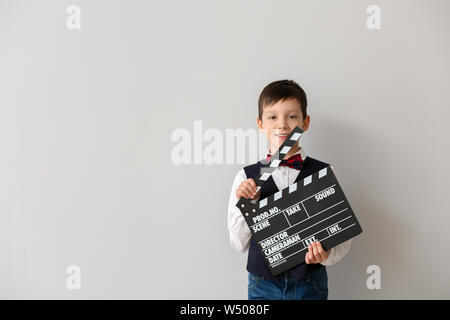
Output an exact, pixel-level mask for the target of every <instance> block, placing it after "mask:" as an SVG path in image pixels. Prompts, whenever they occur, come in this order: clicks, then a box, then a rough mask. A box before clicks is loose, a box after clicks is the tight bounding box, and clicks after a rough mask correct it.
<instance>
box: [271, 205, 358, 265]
mask: <svg viewBox="0 0 450 320" xmlns="http://www.w3.org/2000/svg"><path fill="white" fill-rule="evenodd" d="M347 209H348V208H345V209H344V210H341V211H339V212H338V213H336V214H333V215H332V216H330V217H328V218H326V219H323V220H322V221H319V222H317V223H315V224H313V225H312V226H310V227H308V228H305V229H303V230H302V231H299V232H296V233H294V234H293V235H292V236H289V238H291V237H293V236H295V235H296V234H298V233H300V232H303V231H305V230H306V229H309V228H311V227H313V226H315V225H316V224H318V223H321V222H323V221H325V220H327V219H329V218H331V217H334V216H335V215H338V214H339V213H341V212H343V211H345V210H347ZM351 217H352V216H347V217H345V218H344V219H342V220H340V221H338V222H335V223H333V224H332V225H331V226H334V225H336V224H338V223H341V222H342V221H344V220H347V219H348V218H351ZM331 226H328V227H325V228H323V229H321V230H320V231H317V232H314V233H313V234H311V235H309V236H308V237H307V238H304V239H309V238H311V237H312V236H313V235H315V234H318V233H321V232H322V231H323V230H327V229H328V228H330V227H331ZM339 232H341V231H340V230H339V231H338V232H335V233H333V235H335V234H338V233H339ZM327 233H328V235H329V236H331V235H330V232H329V231H328V230H327ZM304 239H302V240H301V241H303V240H304ZM325 239H326V238H325ZM299 243H300V242H295V243H293V244H290V245H289V246H287V247H284V248H283V249H282V250H280V251H284V250H286V249H287V248H290V247H292V246H295V245H296V244H299ZM275 245H276V244H274V245H271V246H270V247H267V248H264V250H267V249H269V248H271V247H273V246H275ZM280 251H278V252H280ZM278 252H275V253H272V254H270V255H268V256H267V257H266V259H268V258H269V257H271V256H273V255H275V254H277V253H278Z"/></svg>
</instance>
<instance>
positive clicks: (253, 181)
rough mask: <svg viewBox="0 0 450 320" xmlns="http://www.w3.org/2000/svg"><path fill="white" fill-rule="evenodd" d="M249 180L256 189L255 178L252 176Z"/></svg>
mask: <svg viewBox="0 0 450 320" xmlns="http://www.w3.org/2000/svg"><path fill="white" fill-rule="evenodd" d="M247 181H248V182H249V183H250V184H251V185H252V186H253V188H255V190H256V188H257V185H256V182H255V180H253V179H252V178H250V179H248V180H247Z"/></svg>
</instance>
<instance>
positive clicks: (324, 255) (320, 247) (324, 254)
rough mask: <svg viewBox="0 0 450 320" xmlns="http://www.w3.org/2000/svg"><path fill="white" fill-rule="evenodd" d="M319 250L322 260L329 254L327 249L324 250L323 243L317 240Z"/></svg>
mask: <svg viewBox="0 0 450 320" xmlns="http://www.w3.org/2000/svg"><path fill="white" fill-rule="evenodd" d="M317 251H318V252H319V256H320V261H324V260H325V259H326V258H327V256H326V252H325V250H323V247H322V244H321V243H320V241H319V242H317Z"/></svg>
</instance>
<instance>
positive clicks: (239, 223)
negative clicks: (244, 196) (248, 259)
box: [228, 169, 252, 253]
mask: <svg viewBox="0 0 450 320" xmlns="http://www.w3.org/2000/svg"><path fill="white" fill-rule="evenodd" d="M246 179H247V176H246V174H245V171H244V169H241V170H240V171H239V172H238V173H237V174H236V177H235V178H234V181H233V186H232V187H231V194H230V200H229V201H228V231H229V234H230V243H231V247H232V248H233V249H235V250H236V251H238V252H240V253H244V252H245V251H246V250H247V249H248V247H249V245H250V238H251V236H252V234H251V231H250V228H249V227H248V225H247V223H246V222H245V219H244V217H243V216H242V213H241V211H240V210H239V208H238V207H236V203H237V202H238V200H239V199H238V198H237V197H236V189H237V188H238V187H239V185H240V184H241V183H242V182H243V181H244V180H246Z"/></svg>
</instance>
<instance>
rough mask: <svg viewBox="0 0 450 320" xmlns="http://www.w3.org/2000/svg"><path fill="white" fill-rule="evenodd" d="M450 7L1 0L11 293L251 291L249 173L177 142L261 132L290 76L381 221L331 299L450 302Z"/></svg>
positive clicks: (325, 152)
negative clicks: (239, 247) (243, 224)
mask: <svg viewBox="0 0 450 320" xmlns="http://www.w3.org/2000/svg"><path fill="white" fill-rule="evenodd" d="M71 4H75V5H78V6H79V7H80V8H81V29H80V30H69V29H68V28H67V27H66V20H67V18H68V16H69V14H67V13H66V9H67V7H68V6H69V5H71ZM372 4H373V5H378V6H379V7H380V8H381V29H380V30H369V29H368V28H367V26H366V20H367V17H368V16H369V15H368V14H367V13H366V9H367V7H368V6H369V5H372ZM449 9H450V2H449V1H447V0H442V1H437V0H435V1H418V0H415V1H413V0H408V1H406V0H403V1H386V0H385V1H361V0H351V1H350V0H346V1H333V0H328V1H260V0H258V1H256V0H254V1H237V0H233V1H229V0H227V1H222V0H221V1H206V0H204V1H198V0H195V1H194V0H190V1H136V0H134V1H106V0H104V1H87V0H84V1H81V0H73V1H56V0H55V1H39V2H38V1H12V0H11V1H0V177H1V178H0V261H1V263H0V298H7V299H10V298H19V299H22V298H40V299H47V298H58V299H81V298H83V299H97V298H102V299H110V298H111V299H116V298H124V299H129V298H136V299H182V298H187V299H228V298H230V299H233V298H236V299H246V297H247V296H246V294H247V291H246V286H247V274H246V271H245V264H246V255H242V254H239V253H237V252H234V251H233V250H232V248H231V247H230V245H229V240H228V233H227V225H226V222H227V220H226V218H227V202H228V197H229V193H230V188H231V183H232V181H233V178H234V175H235V174H236V172H237V171H238V170H239V169H240V168H241V167H242V166H243V165H242V164H238V163H236V164H213V165H206V164H200V165H193V164H192V165H188V164H186V165H175V164H174V163H173V162H172V160H171V151H172V149H173V148H174V146H175V145H176V143H175V142H173V141H171V134H172V132H174V130H176V129H178V128H186V129H187V130H189V132H191V133H192V134H193V126H194V121H196V120H198V121H202V124H203V129H204V130H206V129H209V128H216V129H218V130H220V132H222V133H223V134H225V130H226V129H237V128H243V129H254V130H256V115H257V98H258V95H259V93H260V91H261V90H262V88H263V87H264V86H265V85H266V84H267V83H269V82H271V81H273V80H278V79H285V78H287V79H293V80H295V81H297V82H298V83H299V84H300V85H301V86H303V87H304V89H305V90H306V92H307V94H308V98H309V114H310V115H311V126H310V130H309V131H307V132H306V133H305V135H304V136H303V138H302V139H303V141H304V146H305V149H306V150H307V152H308V153H309V154H310V155H311V156H312V157H315V158H318V159H321V160H323V161H327V162H329V163H331V164H332V165H333V166H334V167H335V168H336V172H337V175H338V178H339V181H340V183H341V185H342V187H343V189H344V191H345V193H346V195H347V197H348V199H349V201H350V203H351V205H352V207H353V209H354V211H355V213H356V215H357V217H358V219H359V221H360V223H361V225H362V227H363V229H364V233H363V234H361V235H360V236H359V237H358V238H355V240H354V241H353V245H352V248H351V250H350V252H349V254H348V256H346V257H345V258H344V260H342V261H341V262H339V263H338V264H336V265H334V266H332V267H330V268H328V273H329V279H330V280H329V287H330V299H354V298H361V299H379V298H386V299H393V298H401V299H419V298H424V299H430V298H438V299H442V298H447V299H448V298H450V275H449V272H448V270H449V264H450V258H449V255H448V249H447V248H448V245H449V241H450V233H449V232H448V228H449V227H450V218H449V216H450V206H449V201H448V199H449V196H450V194H449V187H448V185H447V182H448V181H449V178H450V173H449V170H448V165H447V164H448V157H449V156H450V153H449V151H448V145H449V137H450V130H449V126H448V120H449V119H450V108H449V107H450V103H449V101H450V94H449V92H450V63H449V61H448V57H449V56H450V46H449V41H448V30H449V27H450V20H449V16H448V15H449V12H450V10H449ZM69 265H78V266H80V267H81V270H82V273H81V274H82V277H81V289H80V290H68V288H67V287H66V280H67V278H68V275H67V274H66V268H67V267H68V266H69ZM370 265H378V266H380V268H381V289H379V290H376V289H374V290H369V289H368V288H367V286H366V280H367V278H368V277H369V274H367V273H366V269H367V267H368V266H370Z"/></svg>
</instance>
